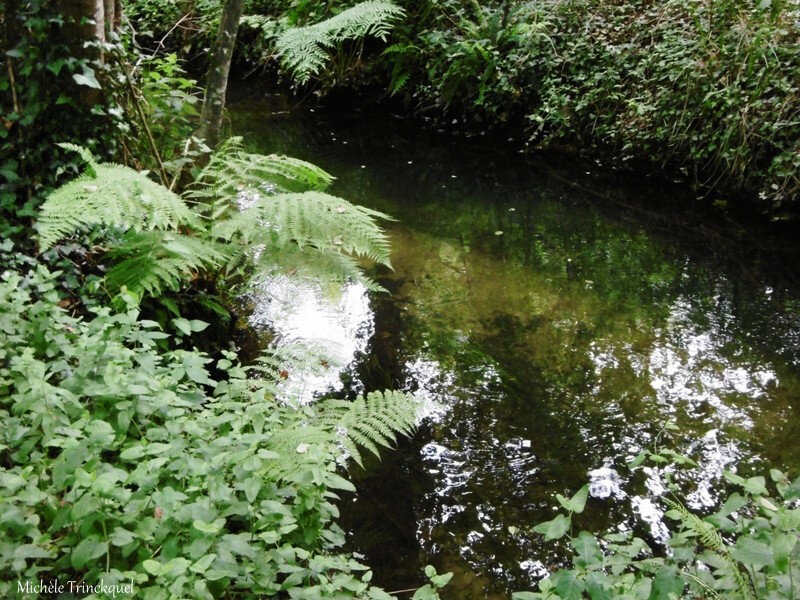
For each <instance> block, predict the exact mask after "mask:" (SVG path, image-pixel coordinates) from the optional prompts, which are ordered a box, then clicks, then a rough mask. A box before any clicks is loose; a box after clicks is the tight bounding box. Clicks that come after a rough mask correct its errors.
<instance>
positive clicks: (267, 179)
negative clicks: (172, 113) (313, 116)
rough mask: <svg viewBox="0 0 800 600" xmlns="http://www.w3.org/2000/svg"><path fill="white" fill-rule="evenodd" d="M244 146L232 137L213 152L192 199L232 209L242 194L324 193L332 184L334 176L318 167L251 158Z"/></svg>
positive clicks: (284, 159) (282, 158)
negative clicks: (222, 203)
mask: <svg viewBox="0 0 800 600" xmlns="http://www.w3.org/2000/svg"><path fill="white" fill-rule="evenodd" d="M241 142H242V138H240V137H232V138H230V139H228V140H226V141H225V142H224V143H223V144H222V145H221V146H220V148H219V149H218V150H217V151H216V152H214V154H213V155H212V156H211V159H210V160H209V162H208V165H206V167H205V168H204V169H203V170H202V171H201V172H200V174H199V175H198V177H197V179H196V182H195V185H194V186H193V188H192V190H191V191H190V192H189V194H188V195H189V197H193V198H198V199H205V200H206V201H208V200H209V199H211V200H216V199H223V200H226V201H228V202H229V204H230V205H232V206H233V205H235V200H236V198H237V196H238V195H239V194H240V193H241V192H242V191H249V192H252V193H259V194H263V193H265V192H269V191H279V192H287V191H304V190H309V189H312V190H324V189H325V188H327V187H328V186H329V185H330V184H331V182H333V176H332V175H330V174H329V173H327V172H325V171H324V170H322V169H320V168H319V167H317V166H316V165H312V164H311V163H308V162H306V161H304V160H300V159H297V158H291V157H289V156H282V155H278V154H270V155H266V156H265V155H262V154H251V153H248V152H245V151H244V148H243V146H242V143H241Z"/></svg>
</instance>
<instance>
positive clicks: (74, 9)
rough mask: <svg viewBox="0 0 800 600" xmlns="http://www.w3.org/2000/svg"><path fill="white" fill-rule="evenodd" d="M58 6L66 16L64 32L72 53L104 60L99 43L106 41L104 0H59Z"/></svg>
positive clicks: (81, 56)
mask: <svg viewBox="0 0 800 600" xmlns="http://www.w3.org/2000/svg"><path fill="white" fill-rule="evenodd" d="M57 6H58V9H59V12H60V13H61V14H63V15H64V16H65V17H66V19H65V24H64V33H65V34H66V36H67V39H68V42H69V46H70V52H71V53H72V55H73V56H77V57H80V58H95V59H99V60H101V61H102V60H103V51H102V48H100V47H99V46H98V45H97V43H98V42H99V43H103V42H105V41H106V24H105V5H104V0H59V1H58V4H57ZM82 21H84V22H82ZM87 42H91V44H89V45H87Z"/></svg>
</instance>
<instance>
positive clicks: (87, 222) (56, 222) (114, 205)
mask: <svg viewBox="0 0 800 600" xmlns="http://www.w3.org/2000/svg"><path fill="white" fill-rule="evenodd" d="M70 149H75V150H76V152H80V151H83V149H82V148H79V147H76V146H70ZM84 153H85V151H83V153H82V156H83V155H84ZM87 154H88V153H87ZM84 158H87V157H86V156H84ZM88 159H91V155H89V156H88ZM89 166H90V167H91V171H90V172H87V173H85V174H83V175H82V176H80V177H78V178H77V179H73V180H72V181H70V182H69V183H67V184H65V185H63V186H61V187H60V188H58V189H56V190H55V191H53V192H52V193H51V194H50V195H49V196H48V197H47V199H46V200H45V202H44V204H42V208H41V210H40V211H39V219H38V222H37V230H38V241H39V246H40V248H41V250H42V251H44V250H47V249H48V248H50V247H52V246H53V245H54V244H55V243H56V242H57V241H58V240H60V239H62V238H64V237H66V236H68V235H70V234H73V233H76V232H77V231H79V230H81V229H83V228H86V227H89V226H96V225H105V226H107V227H114V228H118V229H122V230H127V229H133V230H135V231H145V230H152V229H170V228H177V227H179V226H180V225H192V224H194V223H195V222H196V217H195V216H194V214H193V213H192V211H191V210H189V208H188V207H187V206H186V204H185V203H184V201H183V200H182V199H181V198H180V196H178V195H176V194H174V193H173V192H171V191H170V190H168V189H167V188H165V187H164V186H162V185H160V184H158V183H155V182H154V181H151V180H150V179H148V178H147V177H146V176H145V175H144V174H142V173H139V172H137V171H134V170H133V169H131V168H129V167H125V166H122V165H115V164H110V163H100V164H97V163H94V162H93V161H92V162H89Z"/></svg>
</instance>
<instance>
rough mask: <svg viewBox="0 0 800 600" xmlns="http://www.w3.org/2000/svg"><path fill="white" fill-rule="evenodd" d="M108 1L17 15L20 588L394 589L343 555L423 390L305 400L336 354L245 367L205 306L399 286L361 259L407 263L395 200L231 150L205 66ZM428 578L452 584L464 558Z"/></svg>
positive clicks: (14, 236) (223, 312) (13, 45)
mask: <svg viewBox="0 0 800 600" xmlns="http://www.w3.org/2000/svg"><path fill="white" fill-rule="evenodd" d="M101 5H102V3H100V4H92V3H91V2H88V3H84V4H82V5H79V4H74V5H70V4H66V5H63V6H51V5H49V4H47V5H40V4H39V3H24V4H22V3H20V4H16V3H12V5H11V6H9V5H8V4H7V5H6V7H7V8H6V10H7V12H4V14H3V27H4V34H5V35H4V41H5V43H6V44H7V52H6V67H7V68H6V71H5V73H6V76H5V77H4V79H3V80H2V86H0V89H1V90H2V91H3V102H4V121H3V123H4V127H3V129H2V130H1V131H2V132H3V139H2V144H3V146H2V148H3V156H2V173H3V175H4V177H5V182H4V183H3V188H2V193H3V196H2V198H3V205H2V208H3V211H4V212H3V215H2V217H3V220H2V230H3V236H4V241H3V244H2V248H1V249H0V253H1V254H0V259H1V260H2V263H3V267H4V270H3V273H2V281H1V282H0V420H2V422H3V428H2V434H0V514H1V515H2V518H0V532H1V533H0V540H2V541H0V595H1V596H3V597H12V596H16V595H22V596H25V597H38V596H39V595H40V593H41V592H42V590H37V587H38V586H39V583H40V581H41V582H44V583H45V591H46V589H48V588H47V585H48V584H49V585H51V586H52V585H53V584H54V582H56V583H60V585H62V586H69V587H70V589H68V590H67V591H68V592H74V593H77V594H78V595H86V594H87V593H91V592H94V593H96V594H97V595H98V596H105V595H107V594H109V593H112V592H113V591H114V590H116V594H117V595H120V594H123V593H125V594H131V593H134V594H135V595H136V596H137V597H144V598H174V597H181V598H185V597H194V598H215V597H243V596H246V597H254V596H279V597H291V598H321V597H336V598H342V597H359V598H389V597H391V596H389V595H388V594H387V593H386V592H384V591H382V590H381V589H379V588H377V587H374V586H372V585H371V584H370V579H371V572H370V571H369V570H368V568H367V567H366V566H363V565H361V564H359V563H358V562H357V561H355V560H354V559H353V557H352V556H350V555H347V554H343V553H341V552H340V550H339V548H340V546H341V545H342V543H343V542H344V532H343V531H342V530H341V529H340V528H338V527H337V526H336V524H335V518H336V517H337V515H338V510H337V508H336V506H335V501H336V499H337V495H336V492H337V491H338V490H351V491H352V490H353V489H354V488H353V485H352V484H351V483H350V482H349V481H348V480H347V479H346V478H345V477H344V476H343V472H344V470H345V468H346V466H347V463H348V462H349V461H355V462H358V463H361V462H362V455H363V453H364V452H365V451H367V452H370V453H375V454H377V453H378V449H379V448H380V447H387V446H389V445H391V443H392V441H393V440H394V437H395V435H396V434H398V433H403V434H408V433H411V431H412V430H413V429H414V427H415V423H416V419H417V409H418V405H417V402H416V401H415V400H414V398H412V397H411V396H408V395H406V394H402V393H395V392H391V391H387V392H369V393H367V394H365V395H364V396H359V397H357V398H354V399H352V400H346V401H345V400H323V401H319V402H317V403H315V404H314V405H313V406H305V405H298V404H297V402H295V400H294V399H293V398H291V397H287V396H286V395H285V394H282V392H281V386H282V385H283V384H284V382H285V381H286V380H289V379H291V378H293V377H295V374H294V371H295V368H296V367H297V366H298V365H300V364H302V365H304V368H306V369H308V368H312V369H313V368H314V367H315V366H316V368H319V366H320V365H321V364H324V363H325V361H326V360H327V359H326V356H325V355H324V354H320V353H319V351H318V350H315V349H314V348H310V347H303V346H298V347H292V348H288V349H287V348H284V349H282V350H281V351H277V350H275V349H267V350H266V351H265V353H264V354H263V355H262V356H261V357H259V358H258V359H256V360H255V361H254V362H253V363H252V364H251V365H249V366H243V365H241V364H240V363H239V359H238V357H237V355H236V354H235V353H234V352H231V351H229V350H227V349H225V348H226V347H227V343H221V342H225V340H224V339H223V340H220V339H219V336H215V335H214V334H213V333H212V334H211V335H210V336H208V337H203V335H204V334H203V333H202V332H204V331H205V330H206V329H207V328H208V326H209V322H207V321H203V320H201V319H199V318H196V317H197V316H198V315H207V316H209V317H210V318H212V319H214V320H215V321H216V324H215V327H212V328H210V330H214V329H218V328H219V324H224V323H225V322H226V320H229V318H230V315H229V312H228V309H227V307H228V306H230V301H231V299H232V298H233V297H234V295H235V294H236V293H238V292H237V289H238V287H237V286H243V285H246V284H247V282H248V281H250V280H253V279H258V278H263V277H267V276H269V275H270V274H272V273H275V272H280V273H287V272H288V273H289V275H290V276H292V277H296V278H298V279H300V278H303V279H307V280H309V281H312V282H318V283H319V284H320V285H321V284H323V283H325V282H328V281H334V282H340V281H343V280H359V281H363V282H364V283H366V284H367V285H368V286H369V287H371V288H373V289H378V286H377V285H376V284H373V283H372V282H370V281H369V280H368V279H366V278H365V277H364V276H363V275H362V271H361V269H360V266H361V262H363V260H371V261H374V262H377V263H381V264H386V265H388V252H389V247H388V239H387V238H386V236H385V235H384V233H383V232H382V231H381V229H380V228H379V226H378V224H377V222H378V220H379V219H383V218H385V215H382V214H380V213H377V212H374V211H370V210H367V209H363V208H361V207H358V206H355V205H352V204H350V203H349V202H347V201H346V200H343V199H340V198H336V197H334V196H330V195H328V194H326V193H325V192H324V189H325V188H326V187H327V185H328V184H330V182H331V181H332V179H333V178H332V176H330V175H329V174H328V173H325V172H324V171H322V170H321V169H319V168H317V167H315V166H314V165H311V164H309V163H305V162H303V161H299V160H295V159H292V158H289V157H285V156H278V155H272V156H262V155H256V154H249V153H246V152H244V151H243V149H242V148H241V146H240V144H239V143H238V140H236V139H230V140H227V141H226V142H224V143H222V144H220V145H219V146H218V147H217V148H216V149H215V150H214V151H213V152H212V148H210V147H208V146H207V145H206V144H205V143H204V141H203V140H202V139H198V138H197V137H196V136H194V135H193V131H194V129H195V127H196V126H197V113H198V111H197V110H196V109H195V107H194V105H195V104H196V103H197V95H196V86H195V83H194V82H193V81H192V80H190V79H187V78H185V77H184V74H183V72H182V70H181V68H180V67H179V66H178V64H177V62H176V60H175V57H174V56H172V57H169V56H167V57H161V56H145V55H142V54H141V53H139V51H138V50H137V49H136V46H135V44H133V43H132V39H131V37H130V35H131V32H130V31H129V30H127V29H126V28H124V27H123V26H121V23H120V20H119V19H116V18H114V16H113V14H114V13H113V11H112V12H111V13H108V12H107V13H106V19H105V20H104V21H100V22H99V23H98V22H96V21H95V22H92V21H89V20H88V19H87V17H89V16H93V15H94V14H96V13H90V12H88V9H92V10H93V9H95V8H97V9H98V10H99V9H100V7H101ZM112 6H113V5H112ZM82 11H84V12H82ZM100 14H102V13H100ZM117 14H118V13H117ZM95 25H96V26H95ZM53 80H55V81H56V82H57V84H58V85H52V82H53ZM75 142H80V143H81V144H82V145H76V143H75ZM87 147H88V148H87ZM98 155H100V156H104V157H108V158H110V159H111V160H110V161H108V162H102V161H100V160H98V159H97V156H98ZM221 332H222V333H223V337H224V334H225V329H224V328H223V329H221ZM198 347H203V348H205V349H206V350H200V349H198ZM298 368H299V367H298ZM426 573H427V576H428V578H429V580H430V583H429V584H427V585H422V586H420V587H419V588H418V589H416V591H415V597H416V598H418V599H425V598H427V599H435V598H437V597H438V596H437V593H436V589H437V588H438V587H441V586H442V585H444V584H445V583H446V582H447V580H448V578H449V576H448V575H437V574H436V572H435V570H433V568H429V569H428V570H427V571H426ZM79 585H80V586H84V587H82V588H78V589H72V588H76V586H79ZM125 585H130V586H132V587H130V588H127V589H125V588H123V587H121V586H125ZM30 586H33V587H32V588H30ZM87 586H88V587H87ZM29 588H30V589H29ZM63 590H64V588H62V590H61V591H62V592H63ZM109 590H112V592H109Z"/></svg>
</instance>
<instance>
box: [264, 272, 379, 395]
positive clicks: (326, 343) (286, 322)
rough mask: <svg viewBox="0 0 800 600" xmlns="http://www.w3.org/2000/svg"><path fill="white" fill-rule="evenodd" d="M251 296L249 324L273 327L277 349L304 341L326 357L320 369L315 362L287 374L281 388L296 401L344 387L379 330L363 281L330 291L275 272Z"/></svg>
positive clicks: (318, 285) (315, 284)
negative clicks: (344, 377) (347, 372)
mask: <svg viewBox="0 0 800 600" xmlns="http://www.w3.org/2000/svg"><path fill="white" fill-rule="evenodd" d="M249 299H250V302H251V304H252V310H251V313H250V315H249V318H248V320H249V322H250V324H251V325H252V326H253V327H255V328H256V329H269V330H271V332H272V333H274V334H275V341H274V342H273V344H274V346H275V347H277V348H281V347H283V346H286V345H289V344H294V343H296V342H303V343H304V344H306V345H308V346H309V347H310V348H311V349H313V350H314V351H315V353H316V354H318V355H319V356H321V357H324V361H323V364H322V368H320V365H319V364H315V365H314V368H306V369H303V368H300V369H295V372H292V373H288V375H287V378H286V381H284V382H283V383H282V385H281V387H280V389H281V392H282V393H283V395H284V397H285V398H286V399H291V400H292V401H294V402H300V403H306V402H309V401H311V400H312V399H313V398H314V396H315V395H316V394H319V393H321V392H325V391H334V392H335V391H337V390H341V389H342V388H343V383H342V379H341V376H342V374H343V373H344V371H345V370H346V369H347V367H348V366H349V365H351V364H352V363H353V361H354V360H355V358H356V356H357V355H358V354H359V353H361V352H364V350H365V348H366V345H367V341H368V340H369V338H370V337H371V336H372V335H373V333H374V331H375V324H374V321H373V314H372V311H371V310H370V305H369V295H368V293H367V289H366V288H365V287H364V286H363V285H362V284H360V283H351V284H348V285H345V286H341V288H340V289H335V290H330V289H326V288H324V287H323V286H322V285H320V284H317V283H312V282H309V281H307V280H299V279H295V278H292V277H288V276H275V277H269V278H267V279H266V280H265V281H263V282H260V283H259V284H257V285H256V286H255V288H254V289H253V290H252V291H251V292H250V294H249ZM317 363H319V361H317Z"/></svg>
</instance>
